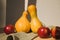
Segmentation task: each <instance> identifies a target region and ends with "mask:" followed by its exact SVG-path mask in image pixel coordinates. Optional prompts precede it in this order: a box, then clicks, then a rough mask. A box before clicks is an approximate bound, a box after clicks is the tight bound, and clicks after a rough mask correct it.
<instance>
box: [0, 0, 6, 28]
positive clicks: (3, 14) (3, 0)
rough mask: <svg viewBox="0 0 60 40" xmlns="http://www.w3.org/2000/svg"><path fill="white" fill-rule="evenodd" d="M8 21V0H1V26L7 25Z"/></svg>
mask: <svg viewBox="0 0 60 40" xmlns="http://www.w3.org/2000/svg"><path fill="white" fill-rule="evenodd" d="M5 22H6V0H0V28H2V27H4V26H5Z"/></svg>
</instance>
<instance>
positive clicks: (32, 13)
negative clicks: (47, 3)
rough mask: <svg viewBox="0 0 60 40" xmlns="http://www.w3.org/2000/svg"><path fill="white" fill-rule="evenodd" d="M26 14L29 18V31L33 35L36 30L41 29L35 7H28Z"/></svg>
mask: <svg viewBox="0 0 60 40" xmlns="http://www.w3.org/2000/svg"><path fill="white" fill-rule="evenodd" d="M28 12H29V14H30V16H31V30H32V32H34V33H37V31H38V29H39V28H40V27H42V23H41V21H40V20H39V19H38V17H37V10H36V6H35V5H29V6H28Z"/></svg>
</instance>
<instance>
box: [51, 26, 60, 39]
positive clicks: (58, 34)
mask: <svg viewBox="0 0 60 40" xmlns="http://www.w3.org/2000/svg"><path fill="white" fill-rule="evenodd" d="M51 35H52V37H53V38H57V39H60V27H59V26H55V27H53V28H52V29H51Z"/></svg>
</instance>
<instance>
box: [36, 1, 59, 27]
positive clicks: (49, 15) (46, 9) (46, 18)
mask: <svg viewBox="0 0 60 40" xmlns="http://www.w3.org/2000/svg"><path fill="white" fill-rule="evenodd" d="M37 14H38V18H39V20H41V21H42V22H43V23H44V24H45V25H46V26H51V25H54V26H55V25H58V26H60V0H37Z"/></svg>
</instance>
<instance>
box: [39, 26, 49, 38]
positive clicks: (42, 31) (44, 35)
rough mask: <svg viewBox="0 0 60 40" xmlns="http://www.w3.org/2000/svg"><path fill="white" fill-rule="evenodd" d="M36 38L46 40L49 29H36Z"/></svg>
mask: <svg viewBox="0 0 60 40" xmlns="http://www.w3.org/2000/svg"><path fill="white" fill-rule="evenodd" d="M38 36H39V37H41V38H47V37H49V36H50V29H49V28H48V27H41V28H39V29H38Z"/></svg>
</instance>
